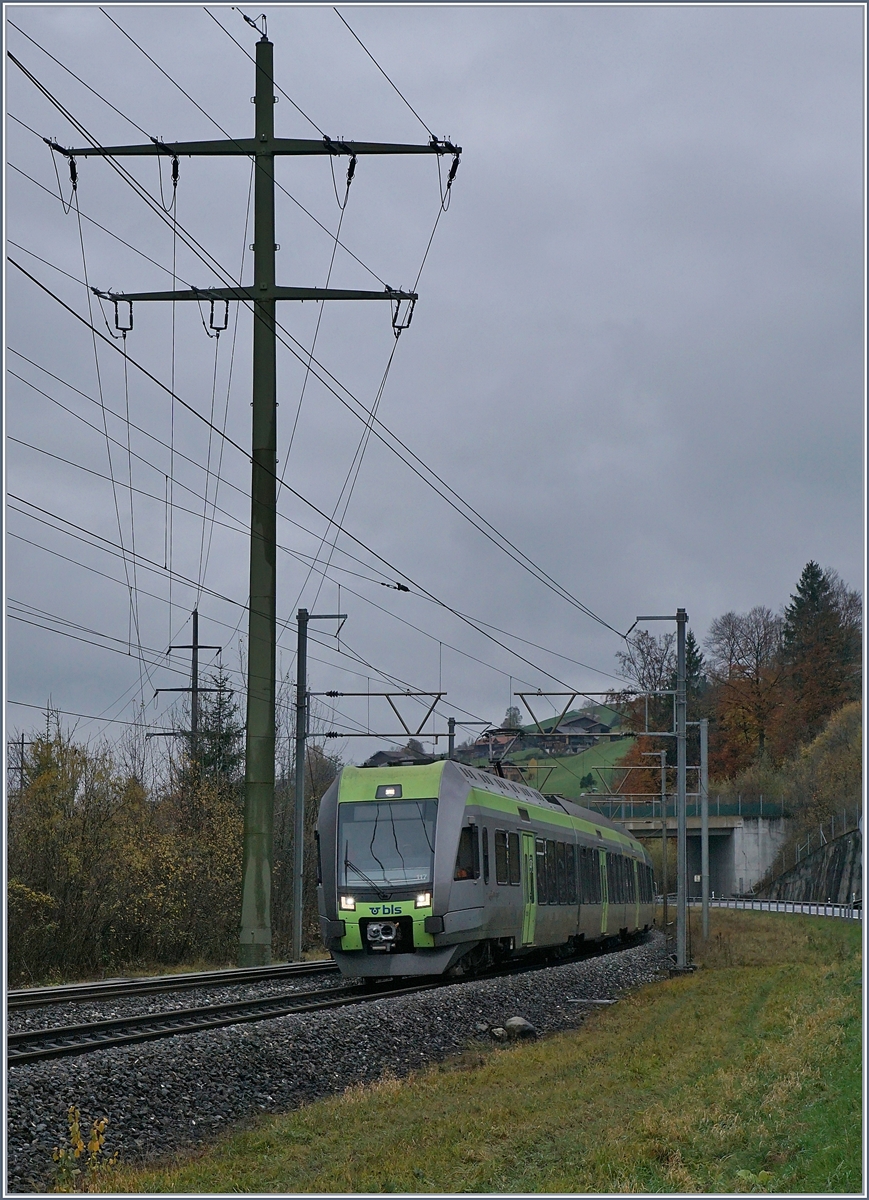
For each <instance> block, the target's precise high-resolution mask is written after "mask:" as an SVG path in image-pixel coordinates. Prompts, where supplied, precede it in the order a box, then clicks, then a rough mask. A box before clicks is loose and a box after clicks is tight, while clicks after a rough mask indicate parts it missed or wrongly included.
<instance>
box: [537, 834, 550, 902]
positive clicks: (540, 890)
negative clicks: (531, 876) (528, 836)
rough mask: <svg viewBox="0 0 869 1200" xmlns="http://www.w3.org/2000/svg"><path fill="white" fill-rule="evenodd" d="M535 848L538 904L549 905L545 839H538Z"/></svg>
mask: <svg viewBox="0 0 869 1200" xmlns="http://www.w3.org/2000/svg"><path fill="white" fill-rule="evenodd" d="M535 847H536V850H537V903H538V904H548V903H549V888H548V887H547V886H546V843H545V842H544V840H543V838H538V839H537V841H536V843H535Z"/></svg>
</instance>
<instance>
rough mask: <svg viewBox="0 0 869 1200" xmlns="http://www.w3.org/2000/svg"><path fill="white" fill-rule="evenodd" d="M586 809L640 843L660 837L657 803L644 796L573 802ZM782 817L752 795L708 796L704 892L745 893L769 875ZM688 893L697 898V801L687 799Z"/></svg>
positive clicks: (671, 817)
mask: <svg viewBox="0 0 869 1200" xmlns="http://www.w3.org/2000/svg"><path fill="white" fill-rule="evenodd" d="M579 803H580V804H585V805H586V807H588V808H593V809H594V810H595V811H596V812H599V813H601V814H602V815H603V816H605V817H609V818H610V819H611V820H613V821H618V822H619V823H620V824H622V825H624V827H625V829H627V830H628V831H629V832H630V833H632V834H633V835H634V837H636V838H640V839H641V840H642V841H651V840H653V839H655V838H657V839H658V840H659V841H660V839H661V837H662V833H663V829H662V820H661V803H660V801H658V802H657V803H653V804H650V803H649V799H648V796H645V797H643V799H642V800H638V799H637V797H633V796H632V797H620V796H595V797H593V798H592V797H591V796H589V795H585V796H583V797H582V799H581V800H580V801H579ZM787 828H788V817H787V815H786V814H785V812H784V810H783V808H782V806H781V805H780V804H776V803H774V802H771V801H768V800H767V801H764V800H763V797H760V798H759V799H758V798H756V797H752V798H751V800H743V799H742V797H737V798H733V797H729V796H728V797H726V799H725V798H722V797H720V796H710V797H709V890H710V892H714V893H715V894H716V895H718V896H722V895H724V896H732V895H738V894H739V893H742V892H747V891H750V890H751V888H752V887H753V886H754V885H755V884H756V883H758V882H759V881H760V880H761V879H763V878H764V876H765V875H766V874H767V872H768V871H769V869H770V867H771V866H772V865H773V862H774V861H775V858H776V856H777V854H778V853H779V851H780V850H781V847H782V845H783V844H784V842H785V839H786V837H787ZM687 833H688V893H689V895H694V894H695V890H696V893H697V894H698V895H699V893H700V884H699V882H698V883H696V884H695V883H694V882H693V880H694V876H695V875H699V874H700V803H699V797H697V796H696V795H690V796H689V797H688V803H687ZM667 837H668V838H674V839H675V837H676V814H675V800H674V798H673V797H668V798H667Z"/></svg>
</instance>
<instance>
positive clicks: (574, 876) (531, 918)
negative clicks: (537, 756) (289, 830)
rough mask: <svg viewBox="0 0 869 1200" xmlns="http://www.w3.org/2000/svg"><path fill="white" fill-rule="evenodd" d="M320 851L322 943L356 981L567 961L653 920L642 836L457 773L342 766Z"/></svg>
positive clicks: (562, 803) (465, 771)
mask: <svg viewBox="0 0 869 1200" xmlns="http://www.w3.org/2000/svg"><path fill="white" fill-rule="evenodd" d="M317 840H318V854H319V881H320V882H319V888H318V897H319V909H320V925H321V930H322V934H323V940H324V943H325V945H326V947H327V948H328V949H329V950H331V952H332V954H333V955H334V957H335V960H336V961H337V963H338V966H339V968H340V970H341V972H342V973H343V974H344V975H346V976H351V977H354V978H366V977H368V978H372V977H378V978H382V977H384V976H393V975H395V976H401V975H442V974H444V973H445V972H448V971H449V972H453V973H456V974H460V973H462V972H464V971H471V970H479V969H481V968H483V967H485V966H487V965H489V964H490V963H492V962H497V961H500V960H505V959H508V958H511V957H516V956H519V955H522V954H527V953H529V952H531V951H534V950H542V949H547V950H551V951H554V952H556V953H570V952H572V951H575V950H577V949H579V948H580V945H581V944H582V943H594V942H601V941H605V940H608V939H611V938H614V937H621V938H623V939H624V938H627V937H628V936H630V935H631V934H635V933H641V932H643V931H644V930H647V929H648V928H649V927H650V926H651V924H652V921H653V919H654V886H653V880H652V867H651V863H650V860H649V856H648V854H647V853H646V851H645V850H644V849H643V847H642V846H641V845H640V843H639V842H638V841H637V840H636V839H635V838H632V837H631V836H630V835H629V834H627V833H626V832H625V831H624V830H623V829H622V828H621V827H620V826H618V825H616V824H615V823H614V822H612V821H608V820H606V818H605V817H601V816H599V815H598V814H597V813H593V812H590V811H589V810H588V809H585V808H581V807H580V806H579V805H576V804H573V803H571V802H570V801H569V800H564V799H562V798H560V797H555V796H543V795H541V793H540V792H537V791H534V789H533V788H530V787H526V786H524V785H523V784H520V783H514V782H512V781H510V780H507V779H501V778H500V777H498V776H496V775H491V774H488V773H487V772H485V771H479V770H477V769H476V768H474V767H467V766H464V765H462V764H461V763H456V762H451V761H448V760H447V761H441V762H434V763H426V764H420V765H413V766H398V767H390V766H386V767H345V768H344V769H343V770H342V771H341V772H340V774H339V776H338V778H337V779H336V780H335V782H334V783H333V784H332V786H331V787H330V788H329V790H328V791H327V792H326V794H325V795H324V797H323V799H322V801H321V804H320V815H319V822H318V828H317Z"/></svg>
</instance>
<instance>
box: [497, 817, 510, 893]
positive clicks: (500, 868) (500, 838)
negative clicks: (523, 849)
mask: <svg viewBox="0 0 869 1200" xmlns="http://www.w3.org/2000/svg"><path fill="white" fill-rule="evenodd" d="M495 879H496V880H497V881H498V883H509V882H510V876H509V872H508V871H507V834H506V833H505V832H504V830H503V829H496V830H495Z"/></svg>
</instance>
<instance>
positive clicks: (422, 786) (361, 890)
mask: <svg viewBox="0 0 869 1200" xmlns="http://www.w3.org/2000/svg"><path fill="white" fill-rule="evenodd" d="M452 765H453V764H447V763H444V762H438V763H430V764H423V765H419V766H412V767H401V768H395V767H345V768H344V770H343V771H342V772H341V773H340V775H339V777H338V779H337V780H336V781H335V783H333V784H332V787H331V788H330V789H329V791H328V792H327V793H326V795H325V796H324V797H323V800H322V802H321V805H320V819H319V825H318V841H319V848H320V876H321V884H320V887H319V889H318V891H319V908H320V924H321V931H322V934H323V939H324V943H325V945H326V947H327V948H328V949H329V950H331V951H332V954H333V956H334V958H335V960H336V962H337V963H338V966H339V967H340V969H341V972H342V974H344V975H347V976H351V977H357V978H366V977H373V978H381V977H386V976H402V975H441V974H443V973H444V972H445V971H447V970H449V968H450V967H451V966H452V965H453V964H454V963H455V962H456V960H457V959H458V958H460V957H461V956H462V954H463V953H465V951H466V950H467V945H466V943H467V940H468V936H469V934H468V929H469V928H470V924H469V923H470V922H473V921H474V920H477V919H478V918H479V913H478V912H474V911H473V908H474V907H476V906H472V907H471V911H470V912H467V913H466V912H461V913H457V914H447V915H448V916H453V918H454V919H453V922H452V926H451V927H450V929H449V930H448V929H447V922H445V916H444V915H443V914H444V901H445V900H447V899H448V897H449V892H450V885H451V883H452V874H453V864H454V862H455V857H456V845H457V844H458V842H459V839H460V827H461V821H462V814H463V812H464V806H465V799H466V796H467V792H468V788H467V785H466V784H464V782H463V780H462V779H461V776H460V775H459V774H458V773H457V772H455V771H447V772H446V773H445V771H444V768H445V767H447V766H449V767H452ZM435 903H438V904H439V908H440V915H436V911H435ZM450 933H453V934H455V935H456V936H455V937H450V936H449V934H450ZM436 934H437V935H440V936H438V942H439V943H440V944H439V945H436V944H435V935H436Z"/></svg>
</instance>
